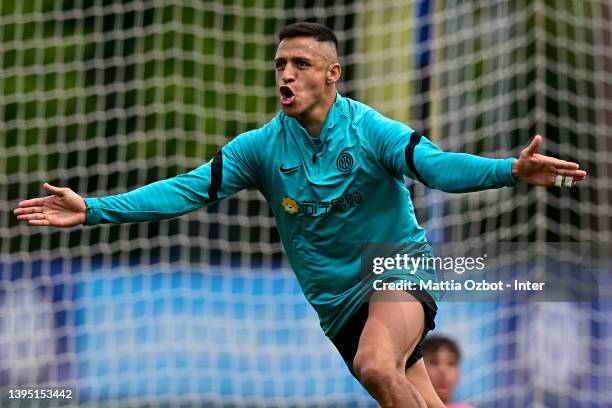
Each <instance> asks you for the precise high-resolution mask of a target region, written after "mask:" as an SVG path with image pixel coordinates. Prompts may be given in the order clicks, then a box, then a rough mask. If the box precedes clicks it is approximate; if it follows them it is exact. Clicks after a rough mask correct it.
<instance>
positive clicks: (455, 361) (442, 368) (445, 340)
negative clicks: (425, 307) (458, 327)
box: [421, 335, 470, 408]
mask: <svg viewBox="0 0 612 408" xmlns="http://www.w3.org/2000/svg"><path fill="white" fill-rule="evenodd" d="M421 349H422V350H423V361H425V368H426V369H427V374H428V375H429V378H430V380H431V382H432V384H433V387H434V389H435V390H436V393H437V394H438V396H439V397H440V399H441V400H442V402H443V403H444V404H445V406H446V408H470V406H469V405H467V404H459V403H453V402H451V401H452V399H453V391H454V390H455V387H456V386H457V383H458V382H459V362H460V361H461V351H460V350H459V346H458V345H457V343H456V342H455V341H454V340H453V339H451V338H449V337H446V336H440V335H437V336H428V337H427V338H425V340H423V341H422V342H421Z"/></svg>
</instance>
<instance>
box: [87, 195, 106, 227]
mask: <svg viewBox="0 0 612 408" xmlns="http://www.w3.org/2000/svg"><path fill="white" fill-rule="evenodd" d="M97 202H98V199H97V198H85V206H86V207H87V210H86V215H85V222H84V223H83V224H84V225H96V224H99V223H100V220H101V219H102V212H101V211H100V209H99V208H97V206H96V204H97Z"/></svg>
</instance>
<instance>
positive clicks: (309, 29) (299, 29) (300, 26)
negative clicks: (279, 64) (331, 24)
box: [278, 22, 338, 51]
mask: <svg viewBox="0 0 612 408" xmlns="http://www.w3.org/2000/svg"><path fill="white" fill-rule="evenodd" d="M295 37H311V38H315V39H316V40H317V41H325V42H332V43H334V47H336V51H338V39H337V38H336V34H334V32H333V31H332V30H330V29H329V28H328V27H326V26H324V25H323V24H319V23H309V22H301V23H293V24H289V25H288V26H285V27H283V29H282V30H280V32H279V33H278V41H279V42H280V41H283V40H284V39H285V38H295Z"/></svg>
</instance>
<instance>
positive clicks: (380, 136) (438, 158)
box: [362, 111, 586, 193]
mask: <svg viewBox="0 0 612 408" xmlns="http://www.w3.org/2000/svg"><path fill="white" fill-rule="evenodd" d="M362 120H363V124H364V127H365V129H366V134H367V137H368V140H369V141H370V144H371V145H372V148H373V149H374V151H375V154H376V155H377V156H378V159H379V160H380V162H381V163H382V164H383V165H384V166H385V167H386V168H388V169H390V170H391V171H393V172H394V173H396V174H402V175H406V176H409V177H411V178H413V179H417V180H419V181H420V182H421V183H423V184H425V185H426V186H428V187H430V188H435V189H438V190H442V191H446V192H451V193H464V192H470V191H479V190H485V189H490V188H500V187H506V186H508V187H510V186H514V185H516V184H517V183H518V182H519V181H523V182H526V183H529V184H534V185H538V186H552V185H555V180H558V181H560V180H561V179H562V177H572V180H571V181H570V182H571V183H572V185H574V184H575V183H576V182H579V181H581V180H584V178H585V177H586V172H584V171H582V170H579V168H578V167H579V166H578V164H577V163H571V162H566V161H563V160H559V159H556V158H553V157H548V156H544V155H540V154H538V153H537V150H538V148H539V146H540V145H541V143H542V137H541V136H536V137H535V138H534V140H533V141H532V143H531V144H530V145H529V147H527V148H526V149H524V150H523V151H522V152H521V155H520V157H519V158H518V159H516V158H507V159H489V158H485V157H480V156H475V155H472V154H466V153H452V152H445V151H443V150H441V149H440V148H439V147H438V146H436V145H435V144H433V143H432V142H430V141H429V140H427V138H426V137H424V136H420V135H418V134H417V133H415V132H414V131H413V130H412V129H411V128H410V127H408V126H406V125H405V124H403V123H401V122H397V121H394V120H391V119H389V118H386V117H384V116H383V115H381V114H380V113H378V112H376V111H370V112H368V113H367V114H365V115H364V118H363V119H362ZM557 176H559V177H557ZM565 181H566V182H567V180H565Z"/></svg>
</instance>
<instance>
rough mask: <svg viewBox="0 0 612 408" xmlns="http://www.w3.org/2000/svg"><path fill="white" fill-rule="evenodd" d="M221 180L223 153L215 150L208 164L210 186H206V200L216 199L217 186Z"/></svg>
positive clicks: (218, 186)
mask: <svg viewBox="0 0 612 408" xmlns="http://www.w3.org/2000/svg"><path fill="white" fill-rule="evenodd" d="M221 181H223V153H221V150H219V151H218V152H217V154H216V155H215V157H213V159H212V163H211V165H210V187H208V202H209V203H210V202H213V201H217V200H218V199H219V196H218V195H217V193H218V192H219V188H220V187H221Z"/></svg>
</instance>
